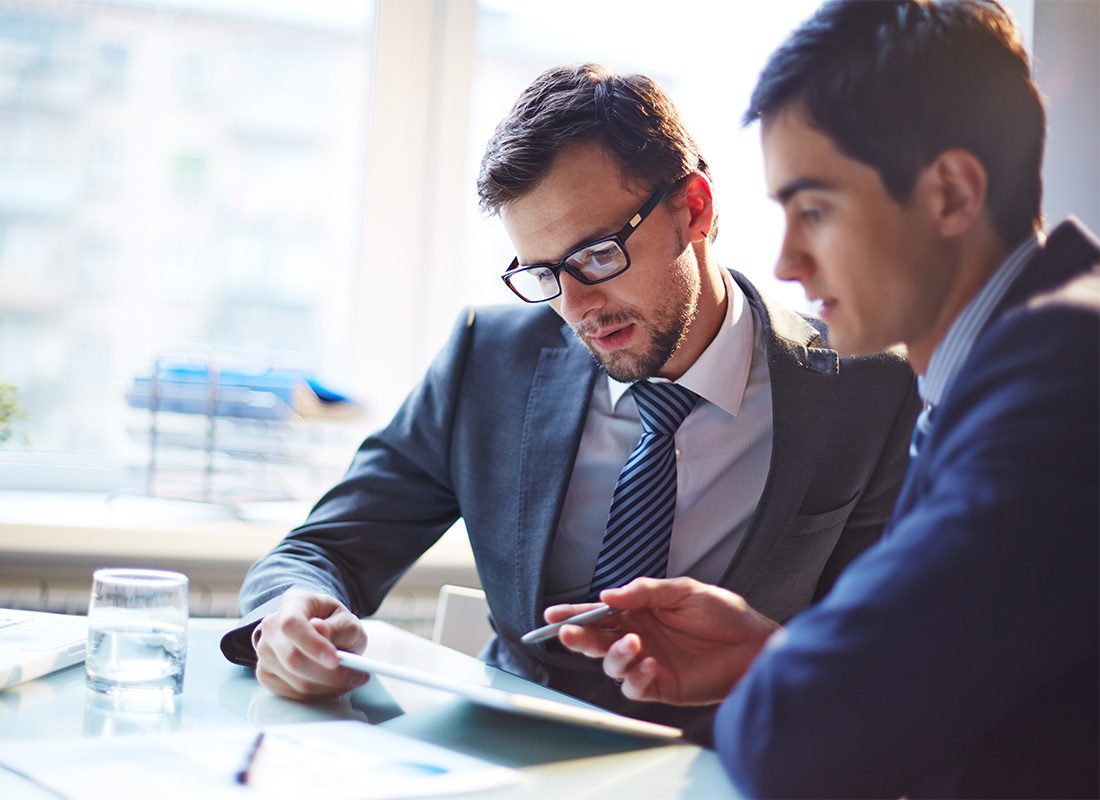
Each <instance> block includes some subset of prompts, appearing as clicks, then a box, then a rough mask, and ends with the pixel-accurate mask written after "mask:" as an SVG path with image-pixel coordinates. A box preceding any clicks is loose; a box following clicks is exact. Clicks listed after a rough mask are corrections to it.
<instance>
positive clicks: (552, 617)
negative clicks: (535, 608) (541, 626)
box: [542, 603, 600, 622]
mask: <svg viewBox="0 0 1100 800" xmlns="http://www.w3.org/2000/svg"><path fill="white" fill-rule="evenodd" d="M599 605H600V604H599V603H564V604H562V605H557V606H549V607H548V608H547V609H546V610H545V611H543V612H542V617H543V619H545V620H546V621H547V622H561V621H562V620H563V619H569V618H570V617H575V616H576V615H577V614H583V613H584V612H585V611H591V610H592V609H594V608H596V607H598V606H599Z"/></svg>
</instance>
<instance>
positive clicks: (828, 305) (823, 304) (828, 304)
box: [807, 297, 836, 319]
mask: <svg viewBox="0 0 1100 800" xmlns="http://www.w3.org/2000/svg"><path fill="white" fill-rule="evenodd" d="M807 299H808V300H809V301H810V302H811V303H813V304H814V311H815V312H816V313H817V315H818V316H819V317H821V318H822V319H827V318H828V317H829V314H830V313H832V310H833V309H834V308H835V307H836V300H834V299H832V298H829V297H809V298H807Z"/></svg>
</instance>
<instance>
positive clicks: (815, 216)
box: [798, 208, 825, 225]
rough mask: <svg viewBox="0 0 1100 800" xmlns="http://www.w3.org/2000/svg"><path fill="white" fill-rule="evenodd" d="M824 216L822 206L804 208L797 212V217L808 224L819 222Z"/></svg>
mask: <svg viewBox="0 0 1100 800" xmlns="http://www.w3.org/2000/svg"><path fill="white" fill-rule="evenodd" d="M824 216H825V209H823V208H804V209H802V210H801V211H799V212H798V218H799V219H800V220H801V221H802V222H805V223H806V224H808V225H812V224H813V223H815V222H820V221H821V220H822V218H823V217H824Z"/></svg>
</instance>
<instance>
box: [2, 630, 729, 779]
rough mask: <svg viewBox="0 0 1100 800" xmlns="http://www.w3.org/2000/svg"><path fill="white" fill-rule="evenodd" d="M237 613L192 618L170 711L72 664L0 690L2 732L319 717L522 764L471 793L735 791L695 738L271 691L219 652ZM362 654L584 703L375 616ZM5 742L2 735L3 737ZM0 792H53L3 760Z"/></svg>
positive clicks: (462, 704)
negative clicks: (144, 705)
mask: <svg viewBox="0 0 1100 800" xmlns="http://www.w3.org/2000/svg"><path fill="white" fill-rule="evenodd" d="M233 624H234V621H232V620H225V619H196V620H192V621H191V624H190V628H189V641H188V654H187V667H186V673H185V677H184V689H183V694H182V695H180V697H179V698H178V701H177V703H176V707H175V709H174V710H173V711H172V712H171V713H160V714H149V713H132V712H121V711H118V710H115V709H110V708H106V707H104V704H103V703H102V702H101V701H100V700H99V697H98V696H97V695H94V694H92V693H90V692H88V691H87V690H86V689H85V687H84V669H83V665H77V666H75V667H70V668H68V669H65V670H62V671H60V672H57V673H54V674H53V675H50V676H48V677H45V678H40V679H38V680H35V681H31V682H29V683H25V684H22V685H20V686H16V687H13V688H12V689H8V690H6V691H0V740H20V741H28V740H33V739H51V740H59V741H61V740H64V739H70V738H79V737H89V736H130V735H141V734H149V733H154V732H156V733H159V732H166V731H173V730H188V731H197V730H214V729H224V728H230V727H237V728H242V727H243V728H260V727H262V726H267V725H274V724H285V723H295V722H318V721H323V720H338V719H340V720H359V721H362V722H364V723H367V724H372V725H380V726H383V727H385V728H387V729H388V730H390V731H393V732H395V733H400V734H403V735H406V736H410V737H413V738H416V739H420V740H423V741H428V742H432V743H434V744H438V745H441V746H444V747H447V748H450V749H452V750H456V751H459V752H462V753H466V754H469V755H472V756H476V757H478V758H482V759H485V760H486V761H489V762H492V763H494V764H498V765H500V766H506V767H512V768H515V769H519V770H521V771H522V772H523V773H524V776H525V780H524V781H523V783H521V784H517V785H511V786H508V787H503V788H500V789H497V790H493V791H488V792H482V793H480V794H476V795H466V796H474V797H501V798H504V797H509V798H511V797H555V798H560V797H570V798H571V800H581V799H582V798H588V797H592V798H600V799H601V800H603V798H606V797H609V796H611V797H621V796H626V795H628V794H637V795H638V796H641V797H661V798H666V797H667V798H674V797H683V798H693V797H698V798H719V797H733V796H735V794H734V791H733V789H732V787H731V786H730V784H729V782H728V781H727V779H726V777H725V774H724V773H723V772H722V768H721V766H720V764H719V763H718V759H717V757H716V756H715V754H714V753H713V752H711V751H708V750H705V749H702V748H699V747H696V746H695V745H691V744H672V745H669V744H654V743H651V742H646V741H643V740H638V739H630V738H627V737H622V736H617V735H614V734H607V733H603V732H598V731H591V730H586V729H583V728H578V727H573V726H567V725H561V724H557V723H553V722H546V721H542V720H535V719H530V718H525V717H520V716H516V715H512V714H506V713H503V712H498V711H493V710H491V709H486V708H481V707H479V706H476V705H474V704H472V703H470V702H469V701H466V700H462V699H460V698H456V697H455V696H454V695H450V694H447V693H444V692H440V691H436V690H434V689H427V688H424V687H420V686H416V685H413V684H410V683H404V682H402V681H398V680H395V679H391V678H384V677H380V676H374V677H372V678H371V680H370V681H369V682H368V683H367V684H366V685H365V686H363V687H361V688H360V689H357V690H355V691H354V692H352V693H351V694H349V695H347V696H345V697H343V698H340V699H338V700H330V701H324V702H317V703H301V702H296V701H292V700H287V699H285V698H281V697H278V696H276V695H273V694H271V693H270V692H268V691H267V690H266V689H264V688H263V687H261V686H260V685H259V684H258V683H257V682H256V680H255V678H254V677H253V675H252V673H251V671H250V670H247V669H245V668H243V667H237V666H234V665H232V664H230V663H228V662H227V661H225V660H224V658H223V657H222V655H221V652H220V651H219V649H218V640H219V638H220V637H221V634H222V633H223V632H224V631H226V630H228V629H229V628H230V627H231V626H232V625H233ZM364 625H365V627H366V631H367V637H368V649H367V652H368V654H369V655H372V656H375V657H377V658H381V659H385V660H389V661H394V662H396V663H401V664H407V665H409V666H415V667H418V668H420V669H426V670H429V671H433V672H438V673H440V674H444V675H448V676H451V677H456V678H464V679H467V680H470V681H474V682H477V683H482V684H485V685H491V686H496V687H499V688H502V689H506V690H508V691H515V692H522V693H525V694H531V695H535V696H539V697H551V698H554V699H558V700H562V701H564V702H573V703H576V704H578V705H583V704H582V703H580V702H579V701H576V700H574V699H573V698H569V697H566V696H564V695H561V694H558V693H556V692H553V691H551V690H548V689H546V688H544V687H542V686H538V685H536V684H533V683H531V682H529V681H526V680H523V679H522V678H518V677H516V676H514V675H510V674H508V673H505V672H501V671H500V670H497V669H494V668H493V667H490V666H488V665H486V664H485V663H483V662H481V661H478V660H477V659H475V658H471V657H470V656H467V655H465V654H463V653H459V652H457V651H455V650H451V649H449V648H446V647H443V646H441V645H438V644H435V643H433V642H431V641H428V640H426V639H423V638H420V637H418V636H414V635H413V634H410V633H407V632H405V631H402V630H400V629H398V628H395V627H393V626H391V625H388V624H386V623H383V622H378V621H370V620H368V621H367V622H365V623H364ZM0 748H2V745H0ZM0 796H3V797H27V798H35V797H51V796H53V795H51V794H48V793H45V792H41V791H39V790H36V789H35V788H34V787H32V786H30V785H29V784H27V783H26V782H24V781H23V780H22V779H20V778H18V777H16V776H15V775H12V774H10V773H7V772H6V771H4V770H2V769H0Z"/></svg>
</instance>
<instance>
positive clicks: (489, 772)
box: [0, 721, 521, 800]
mask: <svg viewBox="0 0 1100 800" xmlns="http://www.w3.org/2000/svg"><path fill="white" fill-rule="evenodd" d="M264 731H265V737H264V741H263V746H262V747H261V748H260V751H259V752H258V754H257V756H256V759H255V761H254V762H253V766H252V770H251V773H250V780H249V785H247V786H241V785H239V784H237V782H236V777H235V776H236V773H237V771H238V770H239V769H240V767H241V764H242V761H243V759H244V757H245V754H246V753H247V752H248V750H249V747H250V745H251V744H252V742H253V740H254V739H255V737H256V730H255V729H251V728H233V729H228V730H214V731H187V732H182V733H170V734H161V735H157V736H142V737H138V736H133V737H125V736H124V737H117V738H103V739H76V740H69V741H64V742H63V741H59V740H41V741H32V742H19V743H14V744H5V746H4V748H3V750H2V751H0V764H2V765H4V766H6V767H8V768H9V769H12V770H14V771H16V772H18V773H20V774H22V775H23V776H24V777H26V778H28V779H30V780H31V781H32V782H34V783H36V784H38V785H40V786H43V787H46V788H48V789H51V790H53V791H55V792H58V793H60V794H61V795H63V796H66V797H71V798H73V800H100V799H101V798H103V799H104V800H106V798H110V799H111V800H117V798H119V797H156V798H157V800H172V799H173V798H195V797H202V798H203V799H204V800H210V799H211V798H246V797H265V798H284V797H285V798H291V797H293V798H295V800H301V799H302V798H303V797H313V796H317V792H321V794H322V795H323V796H324V797H325V798H326V800H328V798H345V797H346V798H381V797H387V798H391V797H392V798H401V797H425V796H437V795H447V794H458V793H463V792H472V791H479V790H482V789H489V788H493V787H496V786H501V785H505V784H508V783H514V782H517V781H519V780H520V778H521V775H520V773H518V772H516V771H515V770H512V769H508V768H505V767H498V766H496V765H494V764H491V763H489V762H487V761H482V760H479V759H475V758H471V757H469V756H465V755H462V754H460V753H455V752H452V751H450V750H445V749H443V748H441V747H435V746H434V745H430V744H426V743H425V742H421V741H418V740H416V739H410V738H408V737H405V736H401V735H399V734H396V733H390V732H389V731H386V730H385V729H382V728H377V727H373V726H371V725H367V724H365V723H362V722H354V721H350V722H349V721H341V722H317V723H309V724H303V725H282V726H272V727H270V728H265V729H264Z"/></svg>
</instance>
